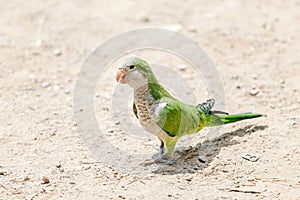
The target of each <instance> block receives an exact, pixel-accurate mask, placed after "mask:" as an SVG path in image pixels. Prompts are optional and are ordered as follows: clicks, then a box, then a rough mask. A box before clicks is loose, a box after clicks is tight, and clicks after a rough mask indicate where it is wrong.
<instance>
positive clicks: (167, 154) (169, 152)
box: [141, 138, 178, 166]
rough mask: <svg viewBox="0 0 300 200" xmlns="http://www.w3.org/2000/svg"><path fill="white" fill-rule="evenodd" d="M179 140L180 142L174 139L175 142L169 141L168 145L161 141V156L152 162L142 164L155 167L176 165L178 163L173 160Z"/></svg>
mask: <svg viewBox="0 0 300 200" xmlns="http://www.w3.org/2000/svg"><path fill="white" fill-rule="evenodd" d="M177 140H178V138H176V139H173V140H171V141H169V142H168V143H166V145H165V143H164V142H163V141H162V140H161V145H160V150H159V156H157V157H156V158H154V159H152V160H147V161H145V162H143V163H141V164H142V165H144V166H148V165H153V164H157V163H162V164H168V165H174V164H175V163H176V162H175V160H174V159H173V153H174V148H175V145H176V142H177Z"/></svg>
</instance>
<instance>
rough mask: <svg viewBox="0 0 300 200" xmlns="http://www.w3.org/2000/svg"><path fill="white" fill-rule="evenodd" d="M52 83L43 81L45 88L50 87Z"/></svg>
mask: <svg viewBox="0 0 300 200" xmlns="http://www.w3.org/2000/svg"><path fill="white" fill-rule="evenodd" d="M50 85H51V83H49V82H43V83H42V87H43V88H47V87H49V86H50Z"/></svg>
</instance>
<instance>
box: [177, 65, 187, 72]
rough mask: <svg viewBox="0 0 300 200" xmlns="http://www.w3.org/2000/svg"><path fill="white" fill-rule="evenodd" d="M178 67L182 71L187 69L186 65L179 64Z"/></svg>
mask: <svg viewBox="0 0 300 200" xmlns="http://www.w3.org/2000/svg"><path fill="white" fill-rule="evenodd" d="M178 68H179V70H180V71H185V70H186V66H185V65H179V66H178Z"/></svg>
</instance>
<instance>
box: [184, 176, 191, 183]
mask: <svg viewBox="0 0 300 200" xmlns="http://www.w3.org/2000/svg"><path fill="white" fill-rule="evenodd" d="M192 179H193V177H188V178H186V179H185V180H186V181H189V182H190V181H192Z"/></svg>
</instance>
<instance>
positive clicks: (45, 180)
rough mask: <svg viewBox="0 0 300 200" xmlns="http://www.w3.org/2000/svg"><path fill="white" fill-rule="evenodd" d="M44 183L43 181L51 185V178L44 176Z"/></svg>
mask: <svg viewBox="0 0 300 200" xmlns="http://www.w3.org/2000/svg"><path fill="white" fill-rule="evenodd" d="M42 181H43V184H48V183H50V180H49V178H48V177H46V176H44V177H43V178H42Z"/></svg>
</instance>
